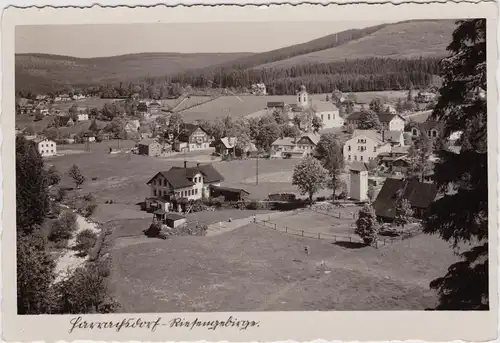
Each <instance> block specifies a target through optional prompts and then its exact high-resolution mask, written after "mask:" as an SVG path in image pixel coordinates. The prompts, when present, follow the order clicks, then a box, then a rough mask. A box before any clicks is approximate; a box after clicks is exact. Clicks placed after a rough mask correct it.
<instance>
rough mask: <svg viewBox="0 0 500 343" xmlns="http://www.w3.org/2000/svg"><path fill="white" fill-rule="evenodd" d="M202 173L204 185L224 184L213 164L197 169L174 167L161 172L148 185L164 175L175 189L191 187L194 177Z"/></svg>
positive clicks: (197, 167)
mask: <svg viewBox="0 0 500 343" xmlns="http://www.w3.org/2000/svg"><path fill="white" fill-rule="evenodd" d="M198 173H201V174H203V181H204V183H213V182H222V181H224V177H223V176H222V175H221V174H220V173H219V172H218V171H217V169H215V168H214V167H213V166H212V165H211V164H204V165H200V166H196V167H189V168H184V167H172V168H170V170H167V171H161V172H159V173H157V174H156V175H155V176H153V177H152V178H151V179H150V180H149V181H148V182H147V183H146V184H148V185H149V184H150V183H151V181H153V180H154V179H155V178H156V177H157V176H158V175H160V174H161V175H162V176H163V177H164V178H165V179H167V181H168V183H170V184H171V185H172V187H174V189H178V188H185V187H190V186H192V185H193V184H194V183H193V181H192V179H193V177H194V176H195V175H196V174H198Z"/></svg>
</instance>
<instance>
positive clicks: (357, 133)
mask: <svg viewBox="0 0 500 343" xmlns="http://www.w3.org/2000/svg"><path fill="white" fill-rule="evenodd" d="M359 136H365V137H368V138H370V139H372V140H374V141H375V142H377V143H378V144H384V142H383V141H382V135H381V134H380V133H378V132H377V131H375V130H354V131H353V133H352V137H351V139H353V138H356V137H359Z"/></svg>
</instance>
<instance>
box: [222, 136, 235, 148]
mask: <svg viewBox="0 0 500 343" xmlns="http://www.w3.org/2000/svg"><path fill="white" fill-rule="evenodd" d="M220 141H221V142H222V144H224V146H225V147H226V149H232V148H234V147H235V146H236V143H237V142H238V140H237V139H236V137H224V138H221V139H220Z"/></svg>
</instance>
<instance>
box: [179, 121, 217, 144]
mask: <svg viewBox="0 0 500 343" xmlns="http://www.w3.org/2000/svg"><path fill="white" fill-rule="evenodd" d="M180 131H181V133H180V134H179V137H177V140H176V141H175V142H174V150H176V151H196V150H207V149H210V143H211V141H210V135H209V134H208V133H207V132H206V131H205V130H203V128H202V127H201V126H199V125H196V124H187V123H185V124H183V126H182V128H181V129H180Z"/></svg>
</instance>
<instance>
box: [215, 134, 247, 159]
mask: <svg viewBox="0 0 500 343" xmlns="http://www.w3.org/2000/svg"><path fill="white" fill-rule="evenodd" d="M214 147H215V152H216V153H217V154H219V155H221V156H228V155H235V156H236V157H244V156H245V155H250V154H255V153H257V147H256V146H255V144H254V143H252V142H249V143H248V144H247V145H246V146H245V147H243V148H242V147H239V146H238V138H237V137H223V138H221V139H219V140H218V141H216V142H215V143H214Z"/></svg>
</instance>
